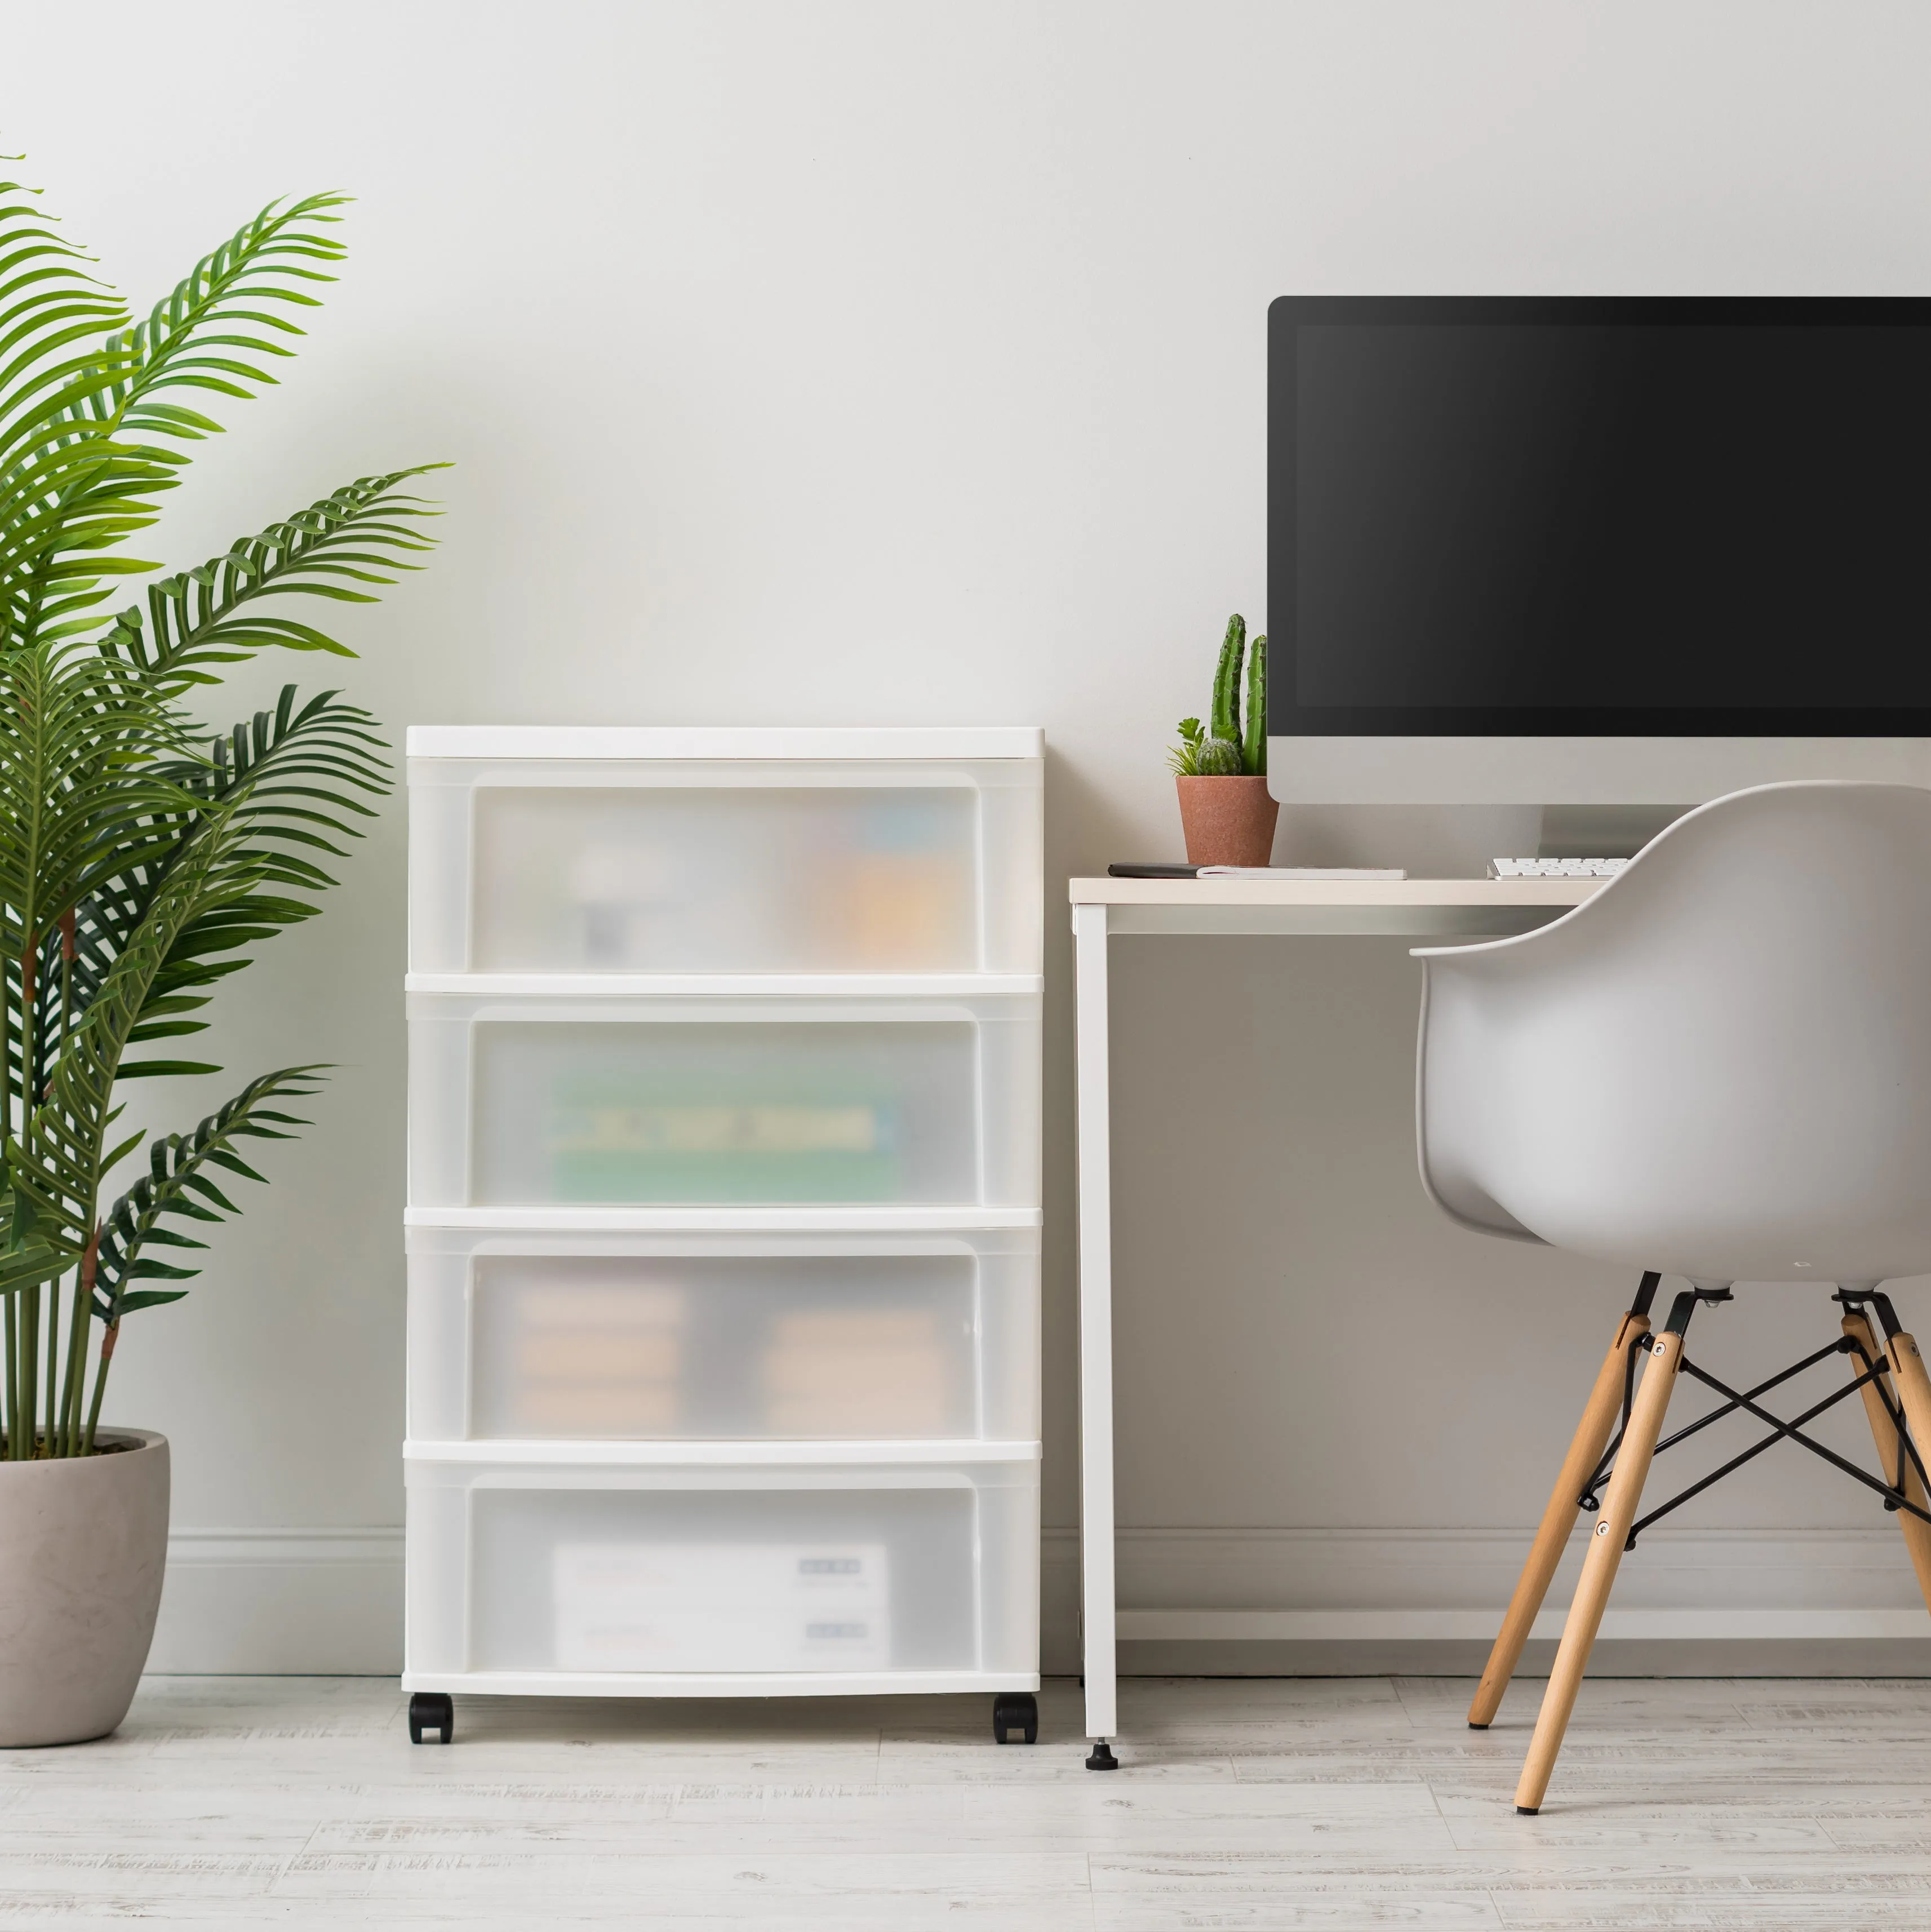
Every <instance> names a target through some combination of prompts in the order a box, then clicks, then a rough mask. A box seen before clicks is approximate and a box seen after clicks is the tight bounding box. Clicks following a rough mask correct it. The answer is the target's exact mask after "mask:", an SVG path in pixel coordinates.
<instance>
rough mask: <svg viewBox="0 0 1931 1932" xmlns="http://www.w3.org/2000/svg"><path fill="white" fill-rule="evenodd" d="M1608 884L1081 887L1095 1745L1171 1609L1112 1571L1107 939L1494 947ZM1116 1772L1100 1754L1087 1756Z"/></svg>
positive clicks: (1087, 1630)
mask: <svg viewBox="0 0 1931 1932" xmlns="http://www.w3.org/2000/svg"><path fill="white" fill-rule="evenodd" d="M1602 886H1603V881H1602V880H1600V879H1509V880H1495V879H1408V880H1400V881H1394V880H1389V881H1386V882H1384V881H1381V880H1326V881H1315V880H1308V881H1305V882H1303V881H1295V880H1279V879H1075V880H1072V885H1071V897H1072V908H1073V961H1074V994H1075V1001H1076V1003H1077V1010H1078V1028H1077V1041H1078V1055H1079V1090H1078V1123H1079V1157H1078V1160H1079V1328H1080V1559H1081V1573H1080V1574H1081V1644H1082V1652H1083V1655H1084V1667H1085V1671H1086V1729H1087V1736H1088V1737H1089V1738H1091V1739H1094V1740H1096V1741H1101V1740H1106V1739H1111V1738H1112V1737H1113V1736H1114V1735H1115V1731H1116V1727H1117V1722H1118V1712H1117V1697H1116V1679H1117V1655H1116V1649H1117V1642H1118V1640H1119V1638H1120V1637H1122V1636H1126V1637H1156V1636H1162V1635H1165V1634H1168V1632H1169V1631H1170V1630H1171V1628H1172V1626H1173V1624H1174V1621H1175V1619H1176V1617H1177V1615H1178V1614H1181V1613H1173V1612H1168V1611H1161V1610H1136V1611H1129V1612H1128V1613H1126V1614H1125V1615H1124V1616H1123V1615H1122V1614H1121V1613H1120V1610H1119V1608H1118V1607H1117V1604H1116V1603H1115V1602H1114V1568H1113V1541H1114V1535H1113V1531H1114V1520H1113V1181H1112V1174H1111V1158H1112V1157H1111V1122H1110V1121H1109V1118H1108V1102H1109V1094H1110V1089H1111V1080H1110V1077H1109V1071H1108V1051H1109V1043H1108V1027H1107V994H1106V979H1107V942H1108V941H1109V940H1110V939H1111V938H1113V937H1114V935H1116V934H1118V933H1172V934H1188V933H1230V934H1261V935H1269V934H1274V935H1300V934H1309V935H1318V934H1323V933H1330V934H1363V933H1387V934H1391V935H1400V936H1402V937H1404V938H1427V939H1439V938H1452V937H1454V936H1456V935H1461V936H1463V937H1466V938H1471V939H1474V938H1496V937H1498V936H1499V935H1503V934H1505V933H1511V932H1528V930H1529V929H1531V927H1534V926H1543V925H1546V924H1547V923H1548V922H1549V920H1550V919H1555V918H1558V917H1560V916H1561V914H1562V913H1564V911H1565V910H1567V908H1568V907H1570V906H1573V905H1579V904H1581V903H1582V901H1583V900H1585V899H1586V898H1588V897H1589V895H1591V893H1592V892H1598V891H1600V889H1602ZM1087 1762H1088V1763H1089V1764H1091V1765H1092V1766H1093V1768H1094V1769H1105V1768H1106V1767H1107V1766H1108V1763H1109V1762H1110V1759H1109V1755H1108V1752H1107V1751H1105V1750H1104V1749H1096V1751H1095V1753H1094V1755H1093V1757H1092V1758H1090V1759H1089V1760H1087Z"/></svg>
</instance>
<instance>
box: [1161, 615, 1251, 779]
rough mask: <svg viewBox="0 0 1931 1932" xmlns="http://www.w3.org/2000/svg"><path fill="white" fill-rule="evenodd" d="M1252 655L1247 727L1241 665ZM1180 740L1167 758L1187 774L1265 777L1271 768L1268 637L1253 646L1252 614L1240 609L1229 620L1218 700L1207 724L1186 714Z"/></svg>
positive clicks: (1217, 674)
mask: <svg viewBox="0 0 1931 1932" xmlns="http://www.w3.org/2000/svg"><path fill="white" fill-rule="evenodd" d="M1243 657H1244V658H1246V673H1247V675H1246V711H1247V721H1246V729H1245V730H1244V731H1243V729H1242V727H1241V719H1240V712H1241V667H1242V659H1243ZM1167 763H1168V764H1169V765H1170V766H1172V768H1173V769H1174V771H1176V772H1178V773H1179V775H1180V776H1181V777H1182V778H1240V777H1247V778H1261V777H1264V776H1265V775H1266V773H1267V637H1266V636H1265V635H1264V634H1263V635H1261V636H1260V637H1256V638H1255V640H1253V643H1252V647H1251V648H1250V647H1249V644H1248V641H1247V620H1246V618H1244V617H1243V616H1240V614H1239V613H1235V614H1234V616H1231V617H1230V618H1228V620H1227V631H1226V634H1225V636H1224V637H1222V640H1221V644H1220V661H1219V664H1218V665H1216V667H1215V670H1214V675H1213V708H1212V709H1211V710H1210V712H1208V714H1207V724H1206V725H1205V727H1203V726H1202V725H1201V721H1200V720H1199V719H1198V718H1182V719H1181V720H1180V742H1179V743H1178V744H1177V745H1174V747H1173V748H1171V750H1170V751H1168V754H1167Z"/></svg>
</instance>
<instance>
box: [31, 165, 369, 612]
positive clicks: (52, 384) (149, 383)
mask: <svg viewBox="0 0 1931 1932" xmlns="http://www.w3.org/2000/svg"><path fill="white" fill-rule="evenodd" d="M345 199H346V196H341V195H333V194H329V195H312V196H308V197H307V199H304V200H302V201H299V202H295V203H293V204H292V205H289V206H287V207H283V206H281V205H279V204H277V203H273V202H271V204H270V205H268V207H267V208H264V209H263V210H262V212H261V213H260V214H258V215H256V217H255V218H254V220H252V221H250V222H248V223H244V226H242V227H241V229H239V230H238V232H237V233H235V234H234V235H233V236H230V237H229V239H228V240H227V241H226V242H223V243H222V245H220V248H217V249H216V250H215V251H214V252H213V253H212V254H209V255H207V256H205V257H202V260H200V261H199V263H196V265H195V267H194V269H193V272H192V273H191V274H190V275H187V277H186V278H184V280H183V281H181V283H180V284H179V285H178V287H176V288H175V290H174V292H173V293H172V295H170V296H169V297H168V298H167V299H166V300H165V301H163V302H158V303H157V304H156V305H155V306H154V309H153V311H151V313H150V314H149V315H148V317H147V319H146V320H145V321H143V322H140V323H136V324H134V325H133V326H131V327H116V326H112V325H115V324H124V323H126V322H127V311H126V310H125V308H124V306H123V305H121V303H120V302H119V301H118V298H117V299H115V302H114V303H113V305H112V308H111V310H106V309H103V310H102V311H100V313H99V314H97V316H95V317H94V318H92V320H91V328H90V329H89V330H88V331H86V332H91V333H93V334H94V335H95V337H96V346H95V347H94V348H93V350H91V352H89V353H85V354H83V355H81V356H78V357H75V358H72V359H70V360H69V361H68V362H66V363H65V364H64V365H61V367H60V368H59V369H58V371H55V372H52V373H49V374H46V375H45V376H44V377H43V380H42V383H40V388H39V389H37V390H36V391H35V394H39V393H40V389H44V390H45V392H46V393H45V395H44V397H43V399H42V400H41V401H40V404H39V406H38V407H37V409H36V410H33V411H32V412H31V416H32V418H33V426H34V428H35V430H36V434H37V437H38V439H39V440H37V441H35V440H30V441H29V442H28V443H25V444H24V445H23V446H22V455H21V458H20V460H19V464H18V465H17V466H15V465H13V464H11V463H10V460H9V456H8V452H7V449H6V448H5V446H4V443H0V529H4V530H5V531H6V532H7V534H8V535H9V536H10V537H12V538H16V541H17V544H18V547H19V551H20V555H19V558H18V559H17V560H16V559H14V558H12V557H10V556H8V555H7V553H6V552H5V551H4V549H0V608H4V609H5V610H7V615H8V616H10V619H11V622H10V625H9V628H10V631H11V634H12V637H11V640H12V641H16V642H22V641H29V640H34V639H38V638H51V637H65V636H69V635H72V634H74V633H75V632H76V631H79V630H83V629H85V628H88V627H89V625H90V622H91V619H90V617H89V614H88V613H91V612H92V611H93V610H94V609H95V607H97V605H99V604H100V603H101V602H102V601H104V600H105V598H106V597H107V595H109V590H110V589H111V587H112V579H113V578H115V577H122V576H129V575H139V574H145V572H147V571H150V570H151V569H153V568H154V565H152V564H151V563H148V562H144V561H142V560H141V559H136V558H132V557H123V556H109V555H107V554H106V552H108V551H109V550H112V548H113V547H115V545H117V544H119V543H121V541H124V539H125V538H127V537H128V536H130V535H133V534H134V533H135V532H136V531H139V530H141V529H145V528H146V527H147V526H148V525H149V524H151V523H152V522H153V521H154V516H155V511H154V503H153V499H154V497H155V496H157V495H158V494H159V493H161V492H162V491H164V490H169V489H172V488H173V487H175V484H176V482H177V481H178V472H179V470H180V469H181V466H182V464H183V463H184V461H185V460H186V458H185V457H184V455H183V454H182V453H181V452H180V451H179V450H178V449H175V448H174V447H172V446H173V445H175V444H178V443H181V442H183V441H188V442H195V441H199V440H201V439H202V438H203V437H207V436H210V435H214V434H218V433H219V432H220V428H221V425H220V424H219V423H217V422H214V420H213V419H211V418H210V417H208V416H205V415H203V414H202V413H200V412H199V410H193V409H190V408H188V407H186V406H185V405H184V404H181V403H178V402H175V401H166V400H164V399H163V398H164V396H165V393H166V392H168V391H170V390H180V389H199V390H205V391H212V392H216V393H217V394H220V395H226V396H232V397H235V398H238V399H241V400H244V401H245V400H247V399H248V398H251V397H253V395H256V393H257V392H258V391H259V389H262V388H263V387H265V386H268V385H270V384H272V383H274V380H275V378H274V377H273V376H272V375H271V374H269V373H268V371H267V370H266V369H265V368H262V367H261V366H259V365H260V363H261V362H262V361H263V360H264V359H267V358H268V357H271V356H289V355H292V353H294V352H293V350H292V349H291V348H290V347H288V346H287V344H285V343H283V342H277V341H274V339H273V337H274V335H297V336H298V335H301V333H302V331H301V328H300V326H298V324H297V323H295V322H294V321H293V320H292V319H291V318H290V317H289V316H288V315H286V314H284V313H281V312H280V311H283V310H286V308H291V307H299V308H313V307H314V306H315V305H316V298H315V297H314V296H312V295H310V294H309V293H306V292H305V291H304V290H303V289H302V288H301V287H300V286H299V284H301V283H304V282H310V283H313V282H327V281H333V280H334V277H333V276H331V275H328V274H326V273H325V272H323V271H322V269H319V268H317V267H311V266H306V265H307V264H309V263H328V264H331V265H332V264H334V263H337V262H338V261H340V260H341V258H342V256H343V253H344V251H343V247H342V245H341V244H340V242H337V241H336V240H334V239H333V238H332V237H331V236H328V235H326V234H325V233H322V229H323V228H325V227H326V226H330V225H332V224H333V223H334V222H335V221H336V220H337V219H338V217H336V216H334V215H333V214H329V213H328V212H327V211H328V209H330V208H336V207H339V206H340V205H342V203H343V201H344V200H345ZM30 239H31V238H30ZM42 245H43V246H44V244H42ZM0 247H4V235H0ZM69 252H70V253H72V254H74V255H75V256H76V259H79V257H78V254H77V251H69ZM103 322H104V323H108V324H109V333H108V334H107V335H106V338H105V339H104V341H103V340H101V339H100V336H99V331H100V326H101V325H102V323H103ZM75 328H76V330H77V331H78V330H79V322H78V320H76V323H75ZM5 380H6V377H5V376H4V372H0V386H4V383H5ZM30 400H31V399H30ZM154 437H163V438H166V442H164V443H156V442H154V441H153V440H151V439H152V438H154ZM16 467H17V469H18V473H17V474H16ZM8 483H12V484H13V485H14V486H15V490H16V495H17V496H18V497H19V500H18V501H17V502H9V501H7V500H6V499H5V497H4V487H5V485H6V484H8Z"/></svg>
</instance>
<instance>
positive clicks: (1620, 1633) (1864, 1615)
mask: <svg viewBox="0 0 1931 1932" xmlns="http://www.w3.org/2000/svg"><path fill="white" fill-rule="evenodd" d="M1531 1535H1532V1532H1531V1530H1529V1529H1526V1528H1525V1529H1520V1530H1487V1529H1123V1530H1122V1531H1121V1532H1120V1534H1119V1537H1118V1539H1117V1546H1116V1556H1117V1565H1118V1571H1119V1601H1120V1625H1119V1635H1120V1639H1121V1640H1122V1641H1123V1642H1124V1643H1135V1642H1156V1643H1220V1642H1229V1643H1238V1642H1242V1641H1246V1642H1259V1643H1347V1644H1350V1645H1358V1644H1362V1643H1388V1644H1396V1643H1440V1642H1444V1641H1451V1642H1464V1643H1467V1642H1479V1643H1488V1642H1489V1641H1490V1640H1492V1638H1493V1637H1494V1636H1495V1629H1496V1627H1497V1625H1498V1624H1499V1622H1501V1613H1502V1608H1503V1606H1504V1604H1507V1601H1508V1600H1509V1597H1510V1593H1511V1592H1513V1589H1514V1588H1515V1583H1516V1575H1517V1574H1518V1572H1519V1569H1520V1567H1521V1564H1522V1559H1523V1557H1524V1556H1525V1554H1526V1553H1527V1552H1528V1545H1529V1541H1530V1538H1531ZM1585 1541H1586V1537H1585V1535H1584V1534H1582V1533H1580V1532H1579V1534H1578V1535H1577V1536H1576V1538H1575V1539H1574V1540H1573V1542H1572V1544H1571V1545H1570V1550H1569V1552H1568V1553H1567V1557H1566V1559H1565V1560H1564V1564H1563V1566H1562V1568H1561V1569H1560V1570H1559V1571H1558V1572H1557V1574H1556V1578H1555V1583H1554V1584H1553V1585H1552V1587H1551V1589H1550V1591H1549V1603H1550V1605H1551V1606H1552V1607H1550V1608H1549V1609H1547V1610H1544V1611H1543V1614H1542V1616H1540V1618H1539V1619H1537V1624H1536V1630H1535V1634H1536V1635H1537V1637H1551V1638H1552V1637H1559V1636H1560V1635H1561V1631H1562V1616H1563V1607H1564V1606H1566V1605H1567V1603H1568V1601H1569V1597H1570V1591H1571V1589H1573V1586H1574V1582H1575V1574H1576V1570H1577V1569H1578V1568H1579V1567H1580V1565H1581V1562H1582V1549H1583V1545H1584V1543H1585ZM1043 1554H1044V1559H1045V1561H1044V1566H1043V1574H1042V1583H1043V1586H1044V1590H1045V1610H1044V1616H1045V1624H1044V1628H1043V1630H1042V1640H1043V1642H1042V1648H1043V1653H1044V1656H1043V1663H1044V1667H1045V1669H1046V1670H1049V1671H1054V1672H1060V1671H1066V1670H1075V1669H1077V1668H1078V1657H1079V1648H1078V1607H1079V1538H1078V1532H1076V1531H1074V1530H1072V1529H1049V1530H1048V1531H1047V1532H1046V1533H1045V1550H1044V1553H1043ZM1602 1634H1603V1638H1604V1639H1605V1640H1607V1641H1615V1640H1633V1641H1653V1642H1663V1643H1673V1642H1688V1643H1711V1642H1715V1643H1777V1642H1793V1641H1794V1642H1837V1641H1846V1642H1849V1641H1858V1640H1862V1641H1870V1640H1891V1639H1921V1638H1931V1616H1927V1613H1926V1611H1925V1608H1924V1600H1923V1598H1921V1596H1920V1595H1919V1594H1918V1587H1917V1582H1916V1579H1915V1577H1914V1576H1913V1574H1912V1569H1911V1566H1910V1563H1909V1560H1908V1559H1907V1557H1906V1553H1905V1550H1904V1544H1903V1538H1901V1537H1900V1535H1898V1534H1897V1530H1896V1529H1895V1527H1894V1526H1893V1525H1891V1523H1888V1522H1887V1521H1885V1520H1883V1519H1882V1518H1880V1519H1879V1520H1878V1521H1877V1522H1876V1523H1873V1524H1871V1525H1870V1526H1867V1527H1860V1528H1858V1529H1762V1530H1759V1529H1678V1528H1674V1527H1662V1526H1659V1527H1658V1528H1657V1529H1653V1530H1651V1531H1650V1532H1648V1535H1645V1537H1644V1538H1643V1539H1642V1541H1641V1542H1640V1543H1639V1544H1638V1546H1637V1547H1636V1550H1635V1551H1634V1552H1633V1553H1632V1554H1631V1555H1630V1556H1629V1557H1628V1558H1627V1559H1625V1561H1624V1565H1623V1567H1622V1570H1621V1574H1619V1576H1618V1579H1617V1583H1616V1598H1615V1603H1614V1604H1612V1607H1611V1608H1610V1609H1609V1612H1608V1613H1607V1615H1606V1617H1605V1618H1604V1620H1603V1632H1602Z"/></svg>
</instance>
